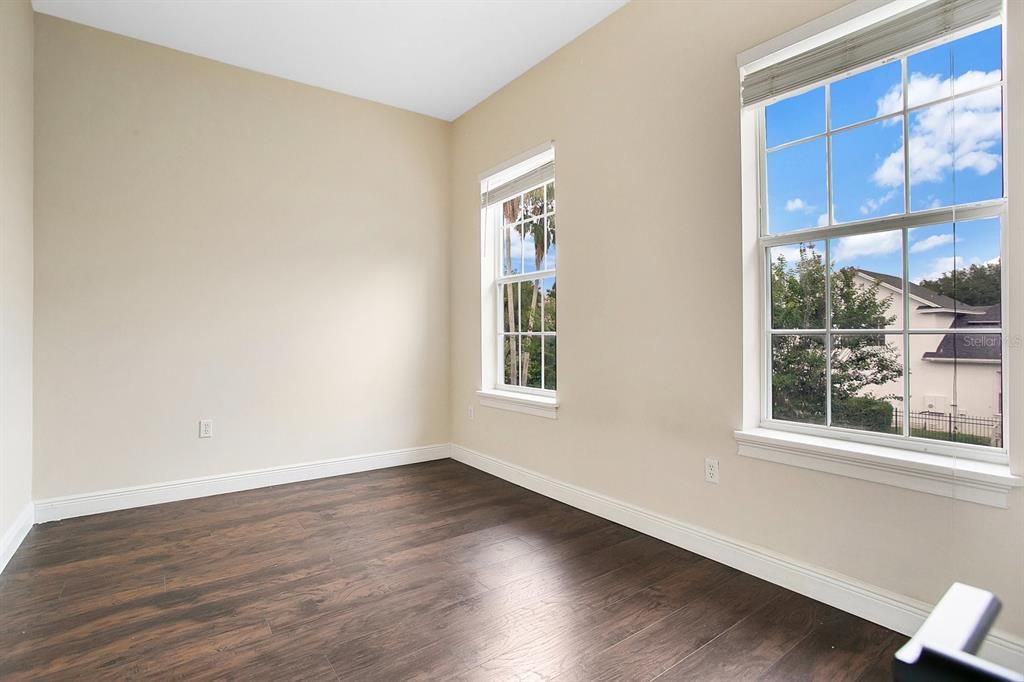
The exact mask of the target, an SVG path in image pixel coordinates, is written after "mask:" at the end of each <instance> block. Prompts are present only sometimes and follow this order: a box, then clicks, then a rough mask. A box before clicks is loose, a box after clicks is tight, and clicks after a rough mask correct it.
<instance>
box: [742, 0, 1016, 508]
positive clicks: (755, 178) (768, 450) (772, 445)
mask: <svg viewBox="0 0 1024 682" xmlns="http://www.w3.org/2000/svg"><path fill="white" fill-rule="evenodd" d="M909 4H914V3H909ZM907 5H908V3H907V2H898V1H897V2H892V3H884V2H879V1H878V0H859V1H858V2H855V3H852V4H851V5H848V6H846V7H844V8H842V9H841V10H839V11H837V12H833V13H832V14H830V15H825V16H824V17H822V18H820V19H818V20H816V21H814V22H811V23H810V24H808V25H806V26H803V27H800V28H798V29H795V30H794V31H792V32H791V33H790V34H787V35H785V36H780V37H779V38H777V39H775V40H772V41H769V42H768V43H766V44H765V45H763V46H760V47H758V48H754V49H753V50H749V51H747V52H745V53H743V54H741V55H739V57H738V59H737V61H738V63H739V66H740V75H741V76H742V74H743V73H744V71H745V70H746V71H748V72H749V71H752V70H755V69H757V68H762V67H764V66H765V65H766V63H771V62H772V61H773V60H774V61H781V60H782V59H784V58H788V57H791V56H793V55H794V54H799V53H800V52H802V51H803V50H806V49H810V48H811V47H813V46H815V45H820V44H822V43H824V42H829V41H831V40H833V39H836V38H838V37H841V36H842V35H845V34H848V33H850V32H852V31H853V30H856V29H859V28H863V27H864V26H865V25H866V24H865V21H866V17H870V21H869V22H868V23H873V22H875V21H879V20H882V19H884V18H886V17H887V16H893V15H894V14H896V13H897V12H899V11H903V10H905V9H906V6H907ZM998 23H1002V24H1003V26H1004V31H1003V68H1002V74H1001V75H1002V80H1001V81H1000V83H999V85H998V87H1001V88H1003V93H1004V106H1003V110H1002V114H1003V160H1004V163H1003V167H1002V169H1001V170H1002V173H1003V187H1004V194H1003V198H1001V199H997V200H992V201H986V202H980V203H978V204H972V205H968V206H964V205H960V206H957V207H946V208H942V209H935V210H929V211H919V212H914V213H910V212H909V209H910V205H909V201H906V196H905V206H904V209H905V211H908V212H906V213H903V214H900V215H897V216H891V217H887V218H881V219H871V220H865V221H858V222H852V223H842V224H838V225H837V224H834V223H833V222H832V221H833V216H832V215H831V213H832V210H831V197H832V191H831V175H832V174H831V166H830V164H831V154H828V161H827V163H828V164H829V166H828V168H827V173H828V180H827V182H828V183H829V187H828V196H829V201H830V206H829V224H828V226H825V227H821V228H817V227H815V228H808V229H805V230H797V231H792V232H787V233H784V234H780V235H771V234H768V232H767V201H766V197H765V194H764V192H765V187H766V183H765V173H766V168H765V163H766V159H767V154H766V149H765V146H764V144H765V135H764V133H765V128H764V110H765V107H766V106H768V105H770V104H772V103H773V102H775V101H778V100H781V99H786V98H788V97H792V96H795V95H798V94H801V93H802V92H807V91H809V90H812V89H815V88H818V87H821V86H822V85H823V84H825V83H831V82H834V81H837V80H840V79H842V78H846V77H848V76H850V75H854V74H856V73H860V72H863V71H866V70H869V69H871V68H875V67H877V66H879V65H880V64H882V63H886V62H890V61H893V60H894V59H901V60H903V64H904V69H903V71H904V73H903V87H904V97H903V109H902V115H903V116H904V121H903V126H904V131H903V139H904V153H905V154H907V153H909V144H907V140H908V137H909V135H908V130H907V127H908V117H907V111H908V110H909V111H913V110H914V109H915V108H916V107H908V101H907V96H906V94H907V93H906V87H907V74H906V73H905V71H906V66H905V64H906V61H905V58H906V56H907V55H908V54H914V53H917V52H920V51H921V50H924V49H927V48H928V47H930V46H931V45H935V44H942V43H946V42H949V41H951V40H955V39H956V38H957V37H960V36H962V35H966V34H969V33H974V32H976V31H978V30H982V29H983V28H985V27H986V26H992V25H996V24H998ZM1005 27H1006V23H1005V16H1004V17H1002V18H1001V19H999V20H994V21H990V22H986V23H982V24H977V25H974V26H972V27H970V28H969V29H965V30H964V31H961V32H958V33H957V34H954V35H948V36H943V37H942V38H941V39H939V40H936V41H933V42H932V43H931V44H927V45H918V46H915V47H913V48H912V49H908V50H906V51H903V52H900V53H896V54H893V55H892V56H891V57H889V58H887V59H885V60H882V61H880V62H876V63H873V64H871V65H866V66H863V67H859V68H857V69H854V70H850V71H848V72H843V73H837V74H834V75H832V76H831V77H829V78H828V79H826V80H823V81H821V82H818V83H815V84H813V85H810V86H807V87H805V88H801V89H799V90H794V91H792V92H787V93H784V94H783V95H780V96H779V97H776V98H774V99H771V100H767V101H763V102H758V103H757V104H754V105H751V106H749V107H746V108H742V109H741V150H742V159H741V160H742V186H743V204H742V209H743V216H742V218H743V240H742V241H743V275H744V281H743V320H744V364H743V385H744V398H743V428H742V429H740V430H738V431H737V432H736V440H737V442H738V445H739V448H738V449H739V453H740V454H741V455H747V456H751V457H756V458H760V459H766V460H770V461H776V462H781V463H786V464H792V465H796V466H801V467H804V468H810V469H815V470H819V471H827V472H830V473H835V474H839V475H843V476H850V477H854V478H861V479H866V480H872V481H877V482H881V483H889V484H892V485H896V486H899V487H904V488H909V489H914V490H919V491H922V492H928V493H932V494H938V495H944V496H947V497H954V498H959V499H965V500H970V501H974V502H979V503H982V504H991V505H993V506H1000V507H1005V506H1006V501H1007V495H1008V493H1009V490H1010V489H1011V488H1013V487H1017V486H1020V485H1022V484H1024V479H1021V478H1020V477H1018V476H1013V475H1012V474H1011V472H1010V468H1009V466H1008V464H1009V462H1008V453H1009V451H1010V450H1009V445H1010V442H1011V433H1010V431H1011V427H1012V429H1013V430H1015V431H1016V430H1018V429H1019V425H1017V424H1010V423H1009V422H1010V420H1009V419H1008V418H1007V417H1008V416H1009V415H1010V414H1012V413H1011V410H1010V408H1009V404H1010V401H1011V399H1012V397H1013V396H1011V391H1010V390H1009V388H1010V386H1009V382H1010V376H1011V371H1010V370H1009V365H1010V362H1011V360H1010V357H1009V355H1010V354H1008V353H1006V352H1005V349H1006V341H1005V339H1006V336H1005V335H1006V334H1007V330H1008V329H1009V328H1010V325H1009V324H1008V320H1009V317H1008V316H1009V312H1010V306H1009V302H1010V300H1009V298H1010V297H1009V288H1008V279H1009V278H1008V277H1007V275H1006V273H1007V272H1009V271H1010V266H1009V261H1010V251H1009V248H1008V246H1009V244H1008V241H1009V240H1008V234H1009V229H1008V226H1007V223H1008V214H1009V209H1008V199H1007V197H1008V196H1009V194H1010V191H1009V187H1008V185H1007V184H1006V183H1007V175H1008V174H1007V166H1008V163H1007V161H1008V158H1007V141H1006V138H1007V136H1008V135H1007V132H1006V131H1007V125H1006V121H1007V111H1008V108H1009V107H1008V106H1007V99H1008V98H1007V97H1006V90H1007V87H1008V86H1007V85H1006V83H1007V59H1006V45H1007V38H1006V28H1005ZM990 87H996V85H995V84H991V85H990ZM966 94H968V93H957V96H958V97H960V96H963V95H966ZM826 97H827V94H826ZM949 99H950V100H952V99H953V98H949ZM826 102H827V100H826ZM934 104H935V102H930V103H929V104H928V105H929V106H930V105H934ZM826 106H827V104H826ZM826 115H827V109H826ZM891 115H893V114H890V116H891ZM880 118H884V117H880ZM877 120H879V119H877V118H876V119H872V120H871V121H866V122H861V123H858V124H855V126H848V127H844V128H841V129H837V131H838V130H847V129H850V128H852V127H856V126H862V125H867V124H869V123H871V122H874V121H877ZM834 132H836V131H832V130H830V131H827V132H826V133H823V134H822V136H825V135H828V136H829V137H830V136H831V134H833V133H834ZM814 137H819V136H814ZM808 139H812V138H808ZM904 169H905V170H904V172H905V173H908V172H909V164H908V163H906V157H905V162H904ZM909 191H910V185H909V182H908V181H906V180H905V182H904V192H905V193H909ZM982 217H999V218H1000V220H1001V224H1002V230H1001V254H1000V255H1001V262H1002V271H1003V273H1004V274H1003V277H1002V320H1001V327H1000V333H1001V334H1003V335H1004V336H1003V338H1004V352H1003V358H1002V363H1003V366H1002V370H1003V371H1002V382H1003V400H1004V405H1003V418H1004V426H1003V437H1004V441H1003V447H1001V448H993V447H986V446H975V445H970V444H960V443H956V444H952V443H944V442H941V441H931V440H927V439H920V438H914V437H911V436H909V434H904V435H898V434H897V435H889V434H872V433H867V432H863V431H857V430H854V429H843V428H839V427H835V426H819V425H804V424H797V423H793V422H788V421H782V420H775V419H772V418H771V414H770V410H771V345H770V344H771V336H772V330H771V328H770V320H771V315H770V312H771V311H770V304H771V301H770V295H769V292H770V281H769V279H770V276H771V273H770V268H769V263H768V253H769V248H770V247H771V246H772V245H779V244H790V243H793V242H794V241H801V240H804V241H811V240H825V243H826V245H827V244H828V243H829V240H830V239H832V238H836V237H841V236H847V235H850V234H857V233H861V232H867V231H871V232H880V231H883V230H887V229H894V228H910V227H915V226H920V225H929V224H936V223H942V222H952V221H953V220H954V219H955V220H957V221H964V220H967V219H970V218H982ZM866 228H867V229H866ZM903 235H904V242H905V241H906V230H905V229H904V232H903ZM906 246H907V245H906V243H904V248H903V258H904V275H905V274H906V259H907V248H906ZM827 258H828V254H827V253H826V259H827ZM830 269H831V268H828V267H826V272H828V271H829V270H830ZM829 298H830V297H828V296H826V305H827V304H828V302H829ZM902 298H903V303H904V311H903V312H904V316H903V319H904V329H903V330H902V332H901V333H902V334H903V335H904V339H905V341H906V338H907V337H908V336H909V334H910V332H911V331H918V330H909V329H907V328H906V326H905V325H906V323H907V322H908V321H909V318H908V316H907V307H908V306H909V296H906V295H904V296H903V297H902ZM829 326H830V325H829ZM819 331H820V333H821V334H823V335H824V334H834V333H838V332H839V330H832V329H823V330H801V332H802V333H817V332H819ZM859 331H864V330H859ZM920 331H927V332H929V333H948V332H949V330H920ZM907 349H908V346H907V345H906V344H904V352H905V353H906V352H907ZM907 386H908V381H907V380H906V378H905V381H904V387H905V388H904V391H905V393H906V391H907V390H908V389H907V388H906V387H907ZM829 393H831V391H829ZM905 397H906V395H905ZM905 404H907V403H906V402H905Z"/></svg>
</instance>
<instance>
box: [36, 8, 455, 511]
mask: <svg viewBox="0 0 1024 682" xmlns="http://www.w3.org/2000/svg"><path fill="white" fill-rule="evenodd" d="M449 134H450V125H449V124H447V123H444V122H442V121H438V120H435V119H431V118H428V117H425V116H420V115H416V114H411V113H408V112H404V111H400V110H398V109H393V108H389V107H385V106H382V105H378V104H373V103H370V102H367V101H364V100H359V99H355V98H351V97H346V96H343V95H338V94H335V93H331V92H327V91H324V90H319V89H315V88H311V87H307V86H303V85H299V84H296V83H292V82H288V81H284V80H280V79H276V78H272V77H269V76H264V75H259V74H256V73H253V72H249V71H244V70H241V69H238V68H234V67H231V66H227V65H223V64H219V63H215V62H212V61H208V60H204V59H200V58H197V57H193V56H189V55H186V54H183V53H179V52H175V51H172V50H168V49H165V48H161V47H156V46H153V45H148V44H145V43H141V42H138V41H134V40H130V39H127V38H123V37H119V36H116V35H113V34H110V33H105V32H101V31H97V30H94V29H90V28H86V27H83V26H80V25H76V24H72V23H67V22H64V21H62V20H58V19H54V18H51V17H47V16H43V15H37V16H36V204H35V208H36V290H35V292H36V333H35V357H36V384H35V436H36V438H35V471H36V473H35V479H34V481H35V486H34V492H35V498H36V499H37V500H39V499H43V498H49V497H54V496H61V495H69V494H77V493H88V492H93V491H99V490H106V489H111V488H118V487H123V486H133V485H142V484H148V483H156V482H164V481H172V480H177V479H182V478H190V477H197V476H204V475H210V474H218V473H224V472H237V471H245V470H251V469H258V468H262V467H271V466H277V465H284V464H290V463H301V462H311V461H315V460H321V459H327V458H333V457H341V456H345V455H351V454H363V453H370V452H377V451H382V450H388V449H396V448H403V447H409V446H416V445H426V444H433V443H442V442H446V441H447V440H448V424H449V418H448V274H447V272H448V253H447V243H446V241H447V221H448V215H449V204H448V200H449V196H448V186H449V185H448V173H449V156H448V155H449V146H450V140H449ZM203 417H206V418H212V419H213V420H214V438H212V439H211V440H199V439H198V438H197V437H196V436H197V422H198V420H199V419H200V418H203Z"/></svg>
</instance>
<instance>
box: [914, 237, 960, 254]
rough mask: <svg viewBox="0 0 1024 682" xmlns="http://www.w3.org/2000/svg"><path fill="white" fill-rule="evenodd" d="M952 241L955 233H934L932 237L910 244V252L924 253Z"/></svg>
mask: <svg viewBox="0 0 1024 682" xmlns="http://www.w3.org/2000/svg"><path fill="white" fill-rule="evenodd" d="M952 243H953V235H951V234H933V235H932V236H931V237H927V238H925V239H922V240H920V241H917V242H914V243H913V244H912V245H911V246H910V253H924V252H925V251H931V250H932V249H937V248H939V247H940V246H945V245H946V244H952Z"/></svg>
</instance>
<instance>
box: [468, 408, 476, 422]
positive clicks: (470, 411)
mask: <svg viewBox="0 0 1024 682" xmlns="http://www.w3.org/2000/svg"><path fill="white" fill-rule="evenodd" d="M474 416H476V415H475V413H474V412H473V406H472V405H470V406H469V418H470V419H472V418H473V417H474Z"/></svg>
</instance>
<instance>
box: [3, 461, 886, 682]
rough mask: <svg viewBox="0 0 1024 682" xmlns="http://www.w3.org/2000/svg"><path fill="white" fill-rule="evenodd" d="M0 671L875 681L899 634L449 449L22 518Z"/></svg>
mask: <svg viewBox="0 0 1024 682" xmlns="http://www.w3.org/2000/svg"><path fill="white" fill-rule="evenodd" d="M0 628H2V631H0V657H2V660H0V679H3V680H5V681H6V680H18V679H84V680H91V679H183V680H184V679H188V680H198V679H212V678H230V679H239V680H291V679H302V680H320V679H323V680H338V679H342V680H407V679H429V680H453V679H459V680H466V679H471V680H506V679H517V680H540V679H550V678H556V679H558V680H588V681H590V680H605V679H609V680H610V679H615V680H619V679H630V680H634V679H635V680H651V679H658V680H747V679H773V680H801V679H819V680H830V681H833V680H876V679H879V680H881V679H888V677H889V666H890V660H891V657H892V654H893V653H894V651H895V650H896V649H897V648H898V647H899V646H900V645H901V644H902V642H903V641H904V638H903V637H902V636H900V635H897V634H895V633H893V632H890V631H888V630H886V629H884V628H881V627H878V626H876V625H873V624H871V623H868V622H866V621H864V620H861V619H859V618H855V617H853V616H850V615H848V614H845V613H843V612H841V611H837V610H836V609H833V608H830V607H827V606H825V605H823V604H820V603H818V602H815V601H812V600H810V599H807V598H805V597H801V596H799V595H797V594H794V593H792V592H789V591H787V590H784V589H782V588H779V587H776V586H774V585H771V584H769V583H766V582H764V581H762V580H758V579H756V578H753V577H750V576H748V575H745V574H743V573H740V572H739V571H736V570H734V569H731V568H728V567H726V566H723V565H721V564H717V563H715V562H713V561H710V560H707V559H703V558H701V557H699V556H697V555H695V554H691V553H689V552H686V551H684V550H681V549H678V548H676V547H673V546H671V545H667V544H665V543H663V542H660V541H658V540H654V539H652V538H649V537H647V536H644V535H641V534H639V533H636V532H634V531H632V530H628V529H626V528H623V527H621V526H617V525H615V524H613V523H610V522H608V521H604V520H602V519H599V518H597V517H595V516H591V515H589V514H586V513H584V512H581V511H578V510H576V509H573V508H571V507H567V506H565V505H562V504H560V503H558V502H554V501H552V500H549V499H547V498H545V497H541V496H539V495H536V494H534V493H531V492H529V491H526V490H524V489H522V488H518V487H516V486H514V485H511V484H509V483H506V482H504V481H501V480H499V479H496V478H493V477H491V476H488V475H486V474H483V473H481V472H478V471H476V470H473V469H470V468H468V467H465V466H463V465H461V464H458V463H456V462H453V461H450V460H444V461H439V462H431V463H427V464H417V465H412V466H405V467H399V468H394V469H386V470H379V471H372V472H366V473H361V474H353V475H349V476H342V477H338V478H331V479H323V480H318V481H311V482H307V483H296V484H292V485H285V486H279V487H276V488H266V489H262V490H253V491H248V492H242V493H235V494H231V495H221V496H218V497H209V498H204V499H199V500H189V501H185V502H176V503H173V504H165V505H159V506H153V507H144V508H141V509H133V510H128V511H123V512H115V513H111V514H99V515H96V516H90V517H83V518H78V519H70V520H67V521H62V522H56V523H49V524H45V525H42V526H37V527H36V528H34V529H33V530H32V531H31V533H29V535H28V537H27V538H26V540H25V542H24V543H23V545H22V547H21V549H19V551H18V552H17V554H16V555H15V557H14V558H13V559H12V560H11V562H10V564H9V565H8V567H7V568H6V570H5V571H4V573H3V575H2V576H0Z"/></svg>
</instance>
